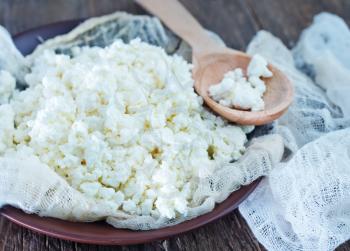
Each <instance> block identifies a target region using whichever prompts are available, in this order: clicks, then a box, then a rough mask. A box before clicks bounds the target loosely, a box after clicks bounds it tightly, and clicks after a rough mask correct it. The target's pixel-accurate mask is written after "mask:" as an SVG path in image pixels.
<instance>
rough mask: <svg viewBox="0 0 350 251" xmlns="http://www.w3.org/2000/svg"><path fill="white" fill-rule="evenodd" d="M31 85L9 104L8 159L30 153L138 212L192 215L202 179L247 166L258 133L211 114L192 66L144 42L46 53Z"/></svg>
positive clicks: (84, 189)
mask: <svg viewBox="0 0 350 251" xmlns="http://www.w3.org/2000/svg"><path fill="white" fill-rule="evenodd" d="M26 82H27V83H28V85H29V88H27V89H26V90H25V91H22V92H17V93H15V94H14V97H13V99H12V101H11V104H10V105H4V106H0V119H1V118H2V117H6V118H7V120H5V121H4V122H3V120H2V119H1V123H0V126H1V127H2V128H5V130H6V133H3V134H0V142H1V144H0V154H1V153H2V155H11V153H13V152H14V151H22V150H23V149H24V150H25V151H26V154H32V155H35V156H37V157H39V159H40V160H41V161H42V162H43V163H45V164H47V165H48V166H49V167H51V168H52V169H54V170H55V171H56V172H57V173H58V174H59V175H61V176H62V177H63V178H65V179H66V180H67V181H68V182H69V184H70V185H71V186H72V187H74V188H76V189H77V190H79V191H80V192H81V193H83V194H84V195H85V196H88V197H89V198H92V199H94V200H96V201H99V200H103V201H108V202H109V203H110V205H111V206H113V207H114V208H115V209H116V210H123V211H125V212H127V213H129V214H137V215H152V216H156V217H167V218H174V217H177V216H181V215H186V214H187V211H188V208H189V207H191V205H192V204H191V203H192V197H193V194H194V191H195V189H196V187H197V184H198V182H199V180H200V179H201V178H203V177H206V176H207V175H209V174H211V173H213V172H215V170H216V169H217V168H218V167H220V166H222V165H223V164H224V163H228V162H229V161H231V160H233V159H238V158H239V157H240V156H241V155H242V153H243V152H244V150H245V147H244V143H245V142H246V135H245V132H244V131H243V130H245V131H246V130H248V131H249V130H251V127H244V128H241V127H238V126H234V125H231V124H227V122H226V121H224V120H222V119H221V118H219V117H216V116H214V115H213V114H211V113H209V112H208V111H206V110H205V109H204V108H203V106H202V103H203V101H202V99H201V98H200V97H199V96H198V95H196V94H195V92H194V90H193V79H192V78H191V66H190V65H189V64H188V63H187V62H185V61H184V60H183V59H182V58H181V57H179V56H168V55H167V54H166V53H165V52H164V51H163V50H162V49H161V48H158V47H154V46H151V45H149V44H146V43H142V42H140V41H139V40H134V41H132V42H130V44H124V43H123V42H121V41H117V42H115V43H114V44H113V45H111V46H110V47H108V48H105V49H102V48H81V49H79V48H77V49H75V51H74V56H73V57H69V56H65V55H56V54H55V53H54V52H52V51H46V52H45V53H44V54H43V55H42V56H41V57H39V58H37V59H36V61H35V62H34V65H33V67H32V72H31V73H30V74H28V75H27V76H26ZM14 124H15V127H14ZM0 132H2V130H0ZM1 151H2V152H1Z"/></svg>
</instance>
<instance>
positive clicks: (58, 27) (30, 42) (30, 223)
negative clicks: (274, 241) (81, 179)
mask: <svg viewBox="0 0 350 251" xmlns="http://www.w3.org/2000/svg"><path fill="white" fill-rule="evenodd" d="M79 22H80V21H79V20H75V21H65V22H60V23H55V24H50V25H46V26H43V27H39V28H36V29H32V30H29V31H26V32H23V33H21V34H18V35H17V36H15V37H14V40H15V44H16V46H17V47H18V49H19V50H20V51H21V52H22V53H23V54H29V53H31V52H32V51H33V49H34V48H35V47H36V46H37V45H38V44H39V42H40V40H41V39H44V40H45V39H47V38H50V37H54V36H56V35H59V34H64V33H67V32H68V31H70V30H71V29H73V28H74V27H75V26H76V25H77V24H79ZM258 183H259V180H256V181H255V182H253V183H252V184H250V185H249V186H245V187H242V188H241V189H240V190H238V191H236V192H233V193H232V194H231V195H230V196H229V197H228V198H227V199H226V200H225V201H224V202H222V203H220V204H218V205H217V206H216V207H215V209H214V210H213V211H211V212H210V213H207V214H205V215H202V216H199V217H197V218H195V219H192V220H189V221H186V222H183V223H180V224H178V225H175V226H172V227H167V228H162V229H157V230H149V231H131V230H126V229H116V228H113V227H112V226H110V225H108V224H107V223H105V222H95V223H77V222H68V221H63V220H58V219H54V218H42V217H39V216H37V215H31V214H26V213H24V212H23V211H21V210H19V209H16V208H13V207H10V206H7V207H4V208H2V209H1V210H0V213H1V214H2V215H3V216H5V217H6V218H8V219H9V220H11V221H12V222H14V223H16V224H18V225H21V226H23V227H26V228H29V229H31V230H34V231H36V232H39V233H42V234H46V235H49V236H52V237H56V238H60V239H65V240H71V241H76V242H81V243H90V244H105V245H128V244H139V243H145V242H150V241H154V240H160V239H166V238H168V237H170V236H174V235H178V234H182V233H185V232H188V231H190V230H193V229H196V228H198V227H201V226H203V225H205V224H207V223H209V222H212V221H214V220H216V219H218V218H220V217H222V216H224V215H226V214H228V213H230V212H232V211H233V210H234V209H235V208H237V206H238V205H239V204H240V203H241V202H242V201H243V200H244V199H245V198H246V197H247V196H248V195H249V194H250V193H251V192H252V191H253V190H254V188H255V187H256V186H257V185H258Z"/></svg>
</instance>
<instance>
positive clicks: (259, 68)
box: [209, 54, 272, 111]
mask: <svg viewBox="0 0 350 251" xmlns="http://www.w3.org/2000/svg"><path fill="white" fill-rule="evenodd" d="M267 65H268V63H267V61H266V60H265V59H264V58H263V57H262V56H260V55H258V54H257V55H254V56H253V58H252V60H251V61H250V63H249V65H248V68H247V76H248V77H245V76H244V74H243V70H242V69H241V68H236V69H235V70H233V71H229V72H227V73H226V74H225V75H224V78H223V80H222V81H221V82H220V83H218V84H215V85H212V86H211V87H210V88H209V95H210V96H211V97H212V98H213V99H214V100H215V101H217V102H219V104H221V105H223V106H227V107H236V108H240V109H243V110H252V111H260V110H263V109H264V100H263V98H262V97H263V95H264V92H265V90H266V86H265V83H264V81H263V80H262V79H261V78H262V77H264V78H269V77H272V72H271V71H270V70H269V69H268V67H267Z"/></svg>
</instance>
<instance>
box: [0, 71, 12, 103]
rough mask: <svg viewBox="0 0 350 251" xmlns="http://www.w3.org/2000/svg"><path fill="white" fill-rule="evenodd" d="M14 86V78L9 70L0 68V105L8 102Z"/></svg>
mask: <svg viewBox="0 0 350 251" xmlns="http://www.w3.org/2000/svg"><path fill="white" fill-rule="evenodd" d="M15 87H16V80H15V78H14V77H13V76H12V75H11V74H10V73H9V72H7V71H5V70H0V105H1V104H7V103H8V102H9V100H10V97H11V96H12V94H13V92H14V90H15Z"/></svg>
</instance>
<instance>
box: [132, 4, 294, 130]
mask: <svg viewBox="0 0 350 251" xmlns="http://www.w3.org/2000/svg"><path fill="white" fill-rule="evenodd" d="M136 2H138V3H139V4H140V5H141V6H143V7H144V8H145V9H146V10H148V11H149V12H151V13H153V14H154V15H156V16H157V17H159V18H160V19H161V20H162V21H163V22H164V23H165V24H166V25H167V26H168V27H169V28H170V29H171V30H172V31H174V32H175V33H176V34H177V35H178V36H179V37H181V38H182V39H184V40H185V41H187V42H188V43H189V44H190V45H191V47H192V49H193V64H194V69H193V78H194V81H195V89H196V91H197V93H198V94H199V95H201V96H202V97H203V99H204V101H205V103H206V104H207V105H208V106H209V107H210V108H211V109H212V110H213V111H214V112H216V113H217V114H219V115H221V116H222V117H224V118H226V119H227V120H229V121H232V122H235V123H238V124H243V125H262V124H267V123H270V122H272V121H273V120H275V119H277V118H278V117H280V116H281V115H282V114H283V113H284V112H285V111H286V110H287V108H288V106H289V105H290V104H291V103H292V100H293V88H292V84H291V82H290V81H289V80H288V78H287V77H286V76H285V75H284V74H283V73H282V72H281V71H279V70H278V69H277V68H275V67H274V66H272V65H268V67H269V69H270V70H271V71H272V73H273V77H271V78H268V79H263V80H264V82H265V84H266V92H265V94H264V96H263V100H264V102H265V108H264V110H263V111H257V112H256V111H250V110H245V111H244V110H240V109H237V108H229V107H225V106H222V105H220V104H219V103H217V102H216V101H214V100H213V99H211V98H210V97H209V94H208V90H209V87H210V86H211V85H213V84H216V83H219V82H220V81H221V80H222V79H223V77H224V74H225V73H226V72H228V71H231V70H233V69H235V68H242V69H243V71H245V70H246V69H247V67H248V64H249V62H250V60H251V57H250V56H249V55H248V54H246V53H243V52H240V51H236V50H233V49H229V48H226V47H224V46H222V45H220V44H218V43H217V42H216V41H214V40H213V39H212V38H211V37H210V36H209V35H208V33H207V32H206V30H204V28H203V27H202V26H201V25H200V24H199V23H198V21H197V20H196V19H195V18H194V17H193V16H192V15H191V14H190V13H189V12H188V11H187V10H186V9H185V8H184V7H183V6H182V5H181V3H180V2H179V1H177V0H136Z"/></svg>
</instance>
